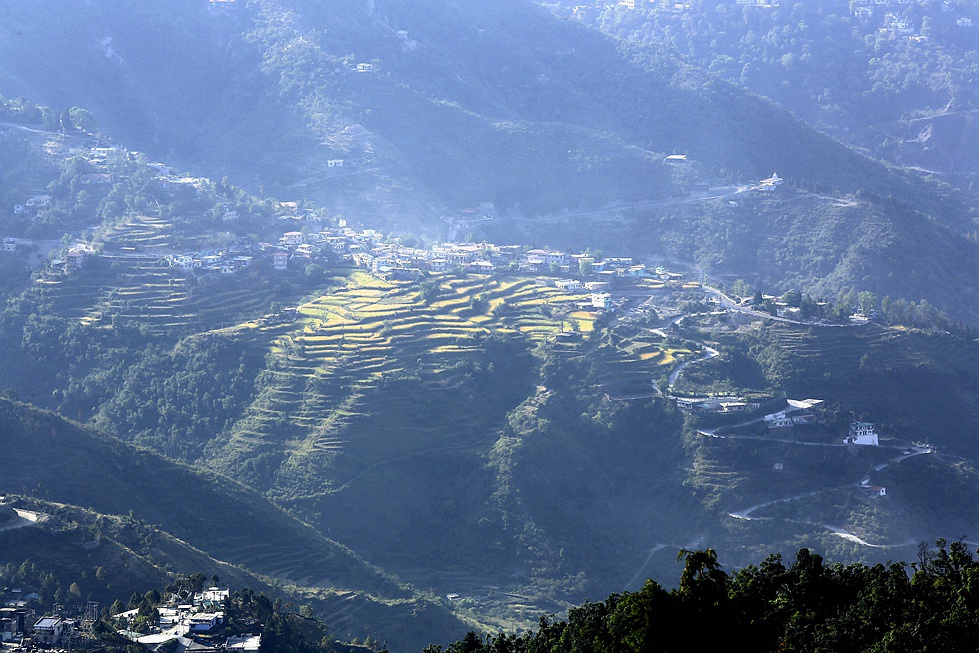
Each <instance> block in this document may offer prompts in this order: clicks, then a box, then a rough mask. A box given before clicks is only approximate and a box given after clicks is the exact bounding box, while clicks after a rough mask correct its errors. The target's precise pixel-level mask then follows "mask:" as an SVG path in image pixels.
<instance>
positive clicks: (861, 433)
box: [843, 422, 880, 447]
mask: <svg viewBox="0 0 979 653" xmlns="http://www.w3.org/2000/svg"><path fill="white" fill-rule="evenodd" d="M843 444H859V445H865V446H871V447H877V446H880V443H879V440H878V436H877V430H876V429H875V428H874V425H873V424H871V423H870V422H854V423H852V424H850V434H849V435H847V436H846V437H845V438H843Z"/></svg>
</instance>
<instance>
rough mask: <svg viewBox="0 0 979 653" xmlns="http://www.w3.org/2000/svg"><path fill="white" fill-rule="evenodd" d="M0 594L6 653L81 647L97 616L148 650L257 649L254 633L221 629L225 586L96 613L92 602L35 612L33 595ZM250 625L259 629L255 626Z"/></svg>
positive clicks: (219, 652)
mask: <svg viewBox="0 0 979 653" xmlns="http://www.w3.org/2000/svg"><path fill="white" fill-rule="evenodd" d="M3 593H4V594H5V595H6V597H5V603H4V606H3V607H0V644H2V648H0V650H3V651H5V652H9V653H14V652H19V651H34V650H38V649H43V650H53V651H64V650H72V649H74V648H78V647H79V646H84V644H85V643H86V641H88V640H91V639H93V638H94V637H95V633H94V632H93V625H94V624H95V623H96V621H98V620H99V619H109V620H111V621H112V622H114V623H115V624H116V625H117V626H118V630H117V634H118V635H120V636H122V637H124V638H126V639H128V640H129V641H131V642H133V643H134V644H136V645H139V646H140V648H141V649H143V650H146V651H151V652H155V651H159V650H166V651H168V652H171V653H183V652H187V651H189V652H191V653H224V652H227V653H258V651H259V650H260V649H261V644H262V635H261V633H260V632H255V633H235V634H229V633H228V632H227V628H225V627H224V626H225V609H226V605H227V602H228V600H229V598H230V591H229V590H228V589H227V588H220V587H216V586H214V587H208V588H206V589H203V590H201V591H198V592H195V593H193V594H192V595H190V596H188V597H183V596H179V595H171V596H169V597H165V598H164V599H162V602H161V603H160V604H159V605H158V606H155V607H154V608H153V609H150V610H148V609H146V607H145V606H144V607H141V608H136V609H131V610H125V611H119V612H115V613H113V614H110V612H111V610H108V611H102V612H100V608H99V605H98V603H97V602H94V601H89V602H88V603H87V604H85V608H84V611H83V612H82V613H80V614H75V613H74V611H73V610H68V611H66V610H65V609H64V608H63V607H61V606H55V609H54V611H53V612H51V613H43V614H39V613H37V611H36V605H37V599H38V598H39V597H38V595H37V594H36V593H30V592H25V591H24V590H23V589H20V588H4V592H3ZM117 603H118V602H117ZM114 607H115V606H114ZM255 626H256V627H257V629H260V628H261V625H260V624H255ZM140 630H146V631H147V632H140Z"/></svg>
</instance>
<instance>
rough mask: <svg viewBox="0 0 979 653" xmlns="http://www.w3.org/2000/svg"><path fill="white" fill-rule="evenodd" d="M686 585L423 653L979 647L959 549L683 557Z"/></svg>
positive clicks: (970, 571)
mask: <svg viewBox="0 0 979 653" xmlns="http://www.w3.org/2000/svg"><path fill="white" fill-rule="evenodd" d="M678 559H682V560H683V561H684V568H683V572H682V573H681V575H680V583H679V587H678V588H676V589H673V590H669V591H668V590H666V589H664V588H663V587H662V586H661V585H660V584H659V583H656V582H654V581H652V580H649V581H647V582H646V585H645V586H644V587H643V588H642V589H641V590H640V591H637V592H626V593H624V594H613V595H611V596H609V597H608V598H607V599H606V600H605V601H603V602H599V603H585V604H583V605H581V606H579V607H577V608H572V609H571V610H569V611H568V616H567V619H566V620H555V619H546V618H542V619H541V620H540V626H539V629H538V630H537V631H536V632H531V633H528V634H525V635H520V636H515V635H508V634H499V635H496V636H493V637H486V638H482V637H480V636H479V635H477V634H476V633H474V632H470V633H469V634H468V635H467V636H466V638H465V639H463V640H461V641H458V642H455V643H453V644H450V645H449V646H447V647H445V648H443V647H442V646H438V645H432V646H429V647H427V648H426V649H425V653H442V652H443V651H445V652H447V653H480V652H485V653H524V652H527V653H530V652H532V651H560V652H571V651H590V652H593V653H600V652H606V651H616V652H630V653H632V652H635V653H647V652H650V651H720V650H726V649H730V648H731V644H732V643H734V644H736V645H737V646H738V649H739V650H744V651H752V652H753V653H763V652H769V651H770V652H772V653H774V652H776V651H930V650H942V651H975V650H977V648H979V617H977V614H976V610H975V605H976V602H977V601H979V590H977V589H976V587H975V585H974V582H973V579H974V578H975V577H976V574H979V561H976V560H975V558H974V557H973V555H972V553H971V552H970V551H969V550H968V548H967V546H966V545H965V544H964V543H963V542H961V541H958V542H952V543H951V545H947V542H946V541H944V540H939V541H938V542H937V548H935V549H929V548H928V547H927V546H926V545H925V544H924V543H922V544H921V545H920V546H919V550H918V561H917V562H915V563H912V564H911V565H910V567H909V566H908V565H907V564H906V563H903V562H897V563H889V564H887V565H883V564H877V565H874V566H872V567H868V566H866V565H862V564H849V565H843V564H833V565H829V564H825V563H824V562H823V558H822V557H821V556H819V555H818V554H816V553H813V552H812V551H811V550H809V549H801V550H800V551H799V552H798V553H797V554H796V556H795V561H794V562H792V564H790V565H789V566H786V565H785V564H784V563H783V561H782V558H781V556H778V555H772V556H769V557H767V558H766V559H765V560H764V561H762V563H761V564H760V565H757V566H755V565H751V566H748V567H746V568H744V569H741V570H740V571H737V572H735V573H733V574H728V573H726V572H724V571H723V569H722V568H721V565H720V564H719V562H718V559H717V555H716V553H715V552H714V551H713V550H711V549H707V550H706V551H688V550H682V551H680V555H679V556H678Z"/></svg>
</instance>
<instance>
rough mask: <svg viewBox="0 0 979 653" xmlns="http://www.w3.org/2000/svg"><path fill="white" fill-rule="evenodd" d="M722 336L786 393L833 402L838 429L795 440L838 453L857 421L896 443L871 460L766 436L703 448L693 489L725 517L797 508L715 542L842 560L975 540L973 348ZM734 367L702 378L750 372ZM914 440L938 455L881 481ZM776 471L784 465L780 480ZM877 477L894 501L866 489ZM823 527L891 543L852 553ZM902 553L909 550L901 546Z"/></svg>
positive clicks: (843, 334)
mask: <svg viewBox="0 0 979 653" xmlns="http://www.w3.org/2000/svg"><path fill="white" fill-rule="evenodd" d="M715 337H716V338H717V341H718V342H719V344H720V347H721V349H722V351H724V352H728V351H734V350H743V349H744V348H745V347H748V346H753V347H754V348H755V349H756V351H758V353H759V354H758V359H759V360H760V361H762V364H761V370H762V371H763V372H764V373H765V374H766V375H767V380H768V382H769V383H771V384H772V387H774V388H775V389H776V391H778V390H782V391H784V392H786V394H787V395H788V396H790V397H818V398H822V399H825V400H826V402H827V405H828V406H830V407H831V408H830V410H831V415H830V416H831V417H833V415H834V414H836V413H835V412H834V411H838V419H835V420H834V421H832V422H831V423H830V424H828V425H826V426H820V427H812V428H810V429H796V431H797V432H796V433H795V434H794V435H796V436H798V437H802V438H804V439H807V440H815V441H820V442H838V441H839V439H840V438H841V437H842V435H843V433H844V432H845V429H846V425H847V424H848V423H849V421H850V420H851V419H853V418H857V419H864V420H868V421H872V422H874V423H875V424H877V426H878V429H879V430H880V431H881V433H882V434H883V435H884V436H886V437H887V438H888V439H887V440H885V442H884V443H883V444H884V445H885V446H882V447H881V448H880V449H874V448H861V447H857V448H814V447H799V446H795V445H790V444H786V443H784V442H777V441H775V440H774V438H772V437H771V436H770V435H766V434H765V430H764V429H760V430H758V432H757V433H756V434H757V435H760V436H761V439H756V440H716V439H710V438H702V437H699V436H696V437H693V439H692V440H691V442H692V443H693V444H694V450H695V452H696V453H695V455H694V464H693V466H692V467H691V469H690V480H689V484H690V486H691V488H693V489H694V491H695V493H696V494H697V496H698V497H700V498H701V500H702V501H703V502H704V503H705V505H707V506H709V507H711V508H712V509H716V510H718V511H719V512H720V513H721V514H724V513H725V512H726V511H728V510H741V509H744V508H746V507H748V506H751V505H754V504H757V503H763V502H766V501H771V500H773V499H778V498H789V497H796V498H794V499H792V500H790V501H786V502H783V503H776V504H772V505H771V506H768V507H766V508H764V509H762V510H759V511H758V512H757V513H756V514H755V515H754V516H756V517H762V516H767V517H770V518H772V519H771V520H770V521H765V522H757V521H756V522H743V521H728V523H727V524H726V525H725V524H724V521H723V520H722V521H721V524H722V525H724V530H725V533H726V534H725V535H721V534H720V533H716V534H715V536H716V537H717V542H718V546H720V547H722V548H723V547H734V548H735V549H737V547H740V546H744V545H747V546H748V547H749V548H750V549H751V550H753V551H755V552H757V551H760V550H761V549H759V548H757V547H756V546H755V545H754V544H752V543H753V542H760V541H765V542H769V543H770V546H779V547H784V549H783V550H787V551H791V549H792V548H794V547H796V546H799V545H801V544H810V545H815V544H818V545H820V546H822V547H824V550H827V551H829V552H831V555H833V556H839V557H851V558H852V557H862V558H863V559H867V560H874V559H880V560H884V559H888V558H890V559H897V558H900V557H902V556H904V557H908V556H912V555H913V545H914V543H916V542H918V541H933V540H934V539H936V538H938V537H946V538H952V539H954V538H957V537H960V536H963V535H964V536H966V537H967V538H969V539H973V538H974V536H975V532H974V528H975V523H976V520H977V519H979V514H977V512H976V508H975V505H976V504H975V502H974V498H973V497H974V495H975V492H976V490H975V488H976V487H977V474H976V471H975V469H974V467H973V465H972V464H971V463H970V462H968V461H969V460H972V459H974V456H975V455H976V454H977V451H979V449H977V446H976V438H975V437H974V433H973V432H972V429H971V428H970V427H969V425H970V424H973V423H975V420H976V419H977V415H976V410H977V407H976V403H975V401H974V396H973V395H974V389H975V387H977V383H979V379H976V375H975V371H974V370H975V364H974V361H975V359H976V356H979V349H977V346H976V343H975V342H973V341H971V340H969V339H966V338H961V337H955V336H950V335H947V334H941V333H939V334H925V333H921V332H904V331H899V330H893V329H883V328H880V327H877V326H873V325H870V326H866V327H862V328H844V329H840V328H821V329H819V328H817V329H800V328H797V327H792V326H778V325H774V326H772V327H770V328H768V329H765V330H763V331H760V332H755V333H752V332H751V331H749V332H747V333H742V334H740V335H738V336H737V337H736V338H735V337H734V336H729V335H723V334H721V335H717V334H715ZM726 357H727V354H726V353H725V354H724V355H722V356H721V357H720V358H719V359H715V360H714V361H711V362H710V363H705V364H703V368H704V369H702V370H700V371H699V375H700V376H701V377H702V378H708V379H715V378H724V377H725V376H732V375H737V374H738V373H739V372H741V371H742V370H741V369H740V368H741V367H743V361H742V364H741V365H737V366H735V367H737V368H739V369H735V368H732V367H731V365H732V364H731V363H729V362H724V359H725V358H726ZM753 376H755V375H754V374H751V375H745V377H744V378H750V377H753ZM836 406H840V408H839V409H837V408H835V407H836ZM792 435H793V434H789V435H788V436H785V435H784V434H783V435H782V436H780V437H781V438H785V437H789V438H791V437H792ZM890 438H895V439H896V440H891V439H890ZM910 440H919V441H920V440H924V441H927V442H930V443H932V444H933V445H934V446H936V447H937V448H938V451H939V452H940V453H939V454H934V455H928V456H919V457H916V458H914V459H911V460H907V461H904V462H901V463H900V464H891V465H890V466H888V467H886V468H885V469H882V470H880V471H873V468H874V467H875V466H877V465H879V464H881V463H884V462H887V461H889V460H892V459H893V458H894V457H895V456H897V455H898V454H899V453H900V451H901V450H903V448H904V444H903V443H906V442H908V441H910ZM886 447H897V448H896V449H894V448H886ZM776 463H779V464H781V467H780V468H779V469H776V468H775V465H776ZM868 476H869V477H870V478H871V479H872V482H874V483H876V484H880V485H883V486H885V487H886V488H887V497H886V498H884V499H882V500H877V499H873V498H871V497H869V496H868V494H867V493H866V492H865V491H863V490H861V489H859V488H858V487H857V483H858V482H859V481H860V480H861V479H863V478H866V477H868ZM823 524H833V525H836V526H839V527H843V528H846V529H847V530H849V531H850V532H852V533H855V534H857V535H858V536H860V537H863V538H864V539H866V540H868V541H870V542H872V543H878V544H883V545H887V546H885V548H883V549H880V550H877V551H874V550H870V549H866V548H861V547H854V546H852V545H849V544H847V543H845V542H844V541H843V540H841V539H839V538H836V537H833V536H831V535H829V534H828V532H827V531H826V529H825V527H824V526H823ZM905 543H909V544H907V545H906V546H904V547H903V548H902V547H901V546H898V545H902V544H905ZM735 564H739V563H737V562H736V563H735Z"/></svg>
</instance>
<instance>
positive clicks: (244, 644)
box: [115, 587, 262, 653]
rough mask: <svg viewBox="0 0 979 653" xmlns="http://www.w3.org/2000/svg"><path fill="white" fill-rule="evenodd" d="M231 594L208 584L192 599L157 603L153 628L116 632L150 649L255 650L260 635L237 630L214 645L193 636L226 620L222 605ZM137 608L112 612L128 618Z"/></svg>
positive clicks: (244, 652)
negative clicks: (184, 601) (189, 600)
mask: <svg viewBox="0 0 979 653" xmlns="http://www.w3.org/2000/svg"><path fill="white" fill-rule="evenodd" d="M229 596H230V592H229V590H227V589H223V588H218V587H210V588H208V589H206V590H204V591H203V592H199V593H197V594H195V595H194V597H193V600H192V602H191V603H176V604H171V605H169V606H160V607H158V608H157V612H158V613H159V615H160V618H159V621H158V622H157V625H156V628H154V630H155V631H156V632H153V633H149V634H143V633H137V632H133V631H131V630H127V629H122V630H120V631H119V634H121V635H123V636H124V637H126V638H128V639H130V640H131V641H134V642H137V643H139V644H142V645H143V646H145V647H147V648H148V649H150V650H158V649H161V648H165V649H166V650H168V651H169V650H179V651H187V650H191V651H200V652H201V653H204V652H211V651H219V650H224V651H236V652H238V653H258V652H259V650H260V648H261V645H262V636H261V635H254V634H251V633H248V634H244V635H242V634H239V635H235V636H232V637H227V638H225V640H224V645H223V646H220V645H217V646H215V645H214V644H213V643H209V644H206V645H204V646H201V645H200V644H199V643H198V642H196V641H195V640H194V639H193V636H194V635H195V634H208V633H213V632H214V631H215V630H216V629H218V628H219V627H220V626H222V625H223V624H224V622H225V613H224V608H225V604H226V602H227V600H228V598H229ZM138 612H139V611H138V610H130V611H128V612H122V613H120V614H117V615H115V618H116V619H119V620H124V621H131V620H132V619H134V618H135V617H136V615H137V614H138Z"/></svg>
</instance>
